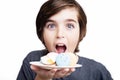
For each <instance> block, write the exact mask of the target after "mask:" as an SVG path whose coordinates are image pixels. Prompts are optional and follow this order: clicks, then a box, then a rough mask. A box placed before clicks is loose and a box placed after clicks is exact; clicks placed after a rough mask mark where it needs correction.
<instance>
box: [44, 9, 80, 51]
mask: <svg viewBox="0 0 120 80" xmlns="http://www.w3.org/2000/svg"><path fill="white" fill-rule="evenodd" d="M77 15H78V12H77V10H76V9H75V8H66V9H63V10H62V11H60V12H58V13H57V14H55V15H53V16H51V17H50V18H49V19H48V21H47V22H46V25H45V27H44V31H43V39H44V43H45V46H46V48H47V49H48V51H49V52H57V53H63V52H72V53H73V52H74V51H75V49H76V46H77V45H78V41H79V33H80V29H79V23H78V17H77Z"/></svg>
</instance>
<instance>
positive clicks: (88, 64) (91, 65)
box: [78, 57, 105, 70]
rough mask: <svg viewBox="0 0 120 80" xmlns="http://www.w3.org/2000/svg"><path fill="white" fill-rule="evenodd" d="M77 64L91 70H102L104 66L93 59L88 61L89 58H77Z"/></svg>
mask: <svg viewBox="0 0 120 80" xmlns="http://www.w3.org/2000/svg"><path fill="white" fill-rule="evenodd" d="M78 62H79V63H81V64H82V65H83V67H88V68H91V69H97V70H98V69H104V68H105V66H104V65H103V64H102V63H100V62H97V61H95V60H93V59H89V58H85V57H79V61H78Z"/></svg>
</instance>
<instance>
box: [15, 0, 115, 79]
mask: <svg viewBox="0 0 120 80" xmlns="http://www.w3.org/2000/svg"><path fill="white" fill-rule="evenodd" d="M86 24H87V17H86V14H85V12H84V10H83V9H82V7H81V5H80V4H79V3H78V2H77V1H75V0H48V1H46V2H45V3H44V4H43V5H42V6H41V8H40V11H39V13H38V15H37V18H36V30H37V35H38V37H39V39H40V40H41V41H42V43H43V44H44V46H45V49H43V50H37V51H31V52H30V53H29V54H28V55H27V56H26V57H25V59H24V60H23V64H22V66H21V69H20V71H19V74H18V76H17V80H113V79H112V77H111V74H110V72H109V71H108V70H107V69H106V67H105V66H104V65H103V64H101V63H99V62H97V61H95V60H93V59H88V58H85V57H81V56H78V55H77V58H78V62H77V63H78V64H81V65H82V67H80V68H64V69H60V70H59V69H50V70H46V69H43V68H41V67H38V66H35V65H30V64H29V62H31V61H40V57H42V56H44V55H46V54H47V53H49V52H56V53H59V54H60V53H66V54H67V53H68V52H72V53H73V54H76V53H77V52H79V48H78V46H79V43H80V42H81V41H82V40H83V38H84V37H85V35H86Z"/></svg>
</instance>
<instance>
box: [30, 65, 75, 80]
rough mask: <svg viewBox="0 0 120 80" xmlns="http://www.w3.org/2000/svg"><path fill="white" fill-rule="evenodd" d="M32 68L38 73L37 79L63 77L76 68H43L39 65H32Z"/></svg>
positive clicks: (48, 79)
mask: <svg viewBox="0 0 120 80" xmlns="http://www.w3.org/2000/svg"><path fill="white" fill-rule="evenodd" d="M31 69H32V70H33V71H35V72H36V73H37V75H36V78H35V80H50V79H53V78H61V77H65V76H68V75H70V74H71V73H72V72H74V71H75V68H69V69H68V68H65V69H60V70H58V69H51V70H48V69H43V68H40V67H38V66H34V65H31Z"/></svg>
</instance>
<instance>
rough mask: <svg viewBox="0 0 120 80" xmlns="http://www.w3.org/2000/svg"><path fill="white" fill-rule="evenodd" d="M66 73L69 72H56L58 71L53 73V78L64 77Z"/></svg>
mask: <svg viewBox="0 0 120 80" xmlns="http://www.w3.org/2000/svg"><path fill="white" fill-rule="evenodd" d="M68 72H69V69H61V70H58V71H57V72H56V73H55V75H54V77H55V78H61V77H65V76H66V74H67V73H68Z"/></svg>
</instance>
